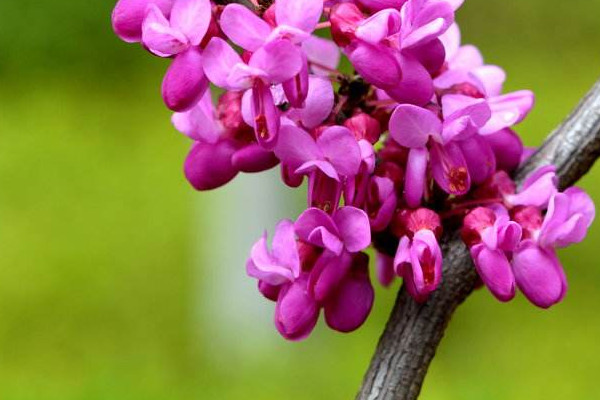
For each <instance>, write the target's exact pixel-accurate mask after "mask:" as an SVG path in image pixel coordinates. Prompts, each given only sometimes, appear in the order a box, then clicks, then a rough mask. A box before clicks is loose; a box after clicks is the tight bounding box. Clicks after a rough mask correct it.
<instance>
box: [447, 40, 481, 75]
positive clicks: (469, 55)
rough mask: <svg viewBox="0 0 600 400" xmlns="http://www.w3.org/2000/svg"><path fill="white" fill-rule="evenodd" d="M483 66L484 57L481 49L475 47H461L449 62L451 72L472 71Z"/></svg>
mask: <svg viewBox="0 0 600 400" xmlns="http://www.w3.org/2000/svg"><path fill="white" fill-rule="evenodd" d="M481 66H483V56H482V55H481V52H480V51H479V49H478V48H477V47H475V46H473V45H466V46H461V47H459V48H458V50H457V51H456V54H455V55H454V57H452V59H450V60H449V65H448V67H449V68H450V69H451V70H463V71H470V70H472V69H475V68H478V67H481Z"/></svg>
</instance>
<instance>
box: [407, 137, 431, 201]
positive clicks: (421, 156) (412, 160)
mask: <svg viewBox="0 0 600 400" xmlns="http://www.w3.org/2000/svg"><path fill="white" fill-rule="evenodd" d="M428 157H429V152H428V151H427V149H426V148H421V149H411V150H410V152H409V153H408V162H407V164H406V178H405V181H404V200H405V201H406V205H408V206H409V207H411V208H417V207H419V206H420V205H421V199H422V198H423V193H425V180H426V177H427V160H428Z"/></svg>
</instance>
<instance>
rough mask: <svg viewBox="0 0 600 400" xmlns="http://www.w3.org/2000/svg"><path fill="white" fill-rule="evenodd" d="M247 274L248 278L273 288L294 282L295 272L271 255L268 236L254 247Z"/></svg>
mask: <svg viewBox="0 0 600 400" xmlns="http://www.w3.org/2000/svg"><path fill="white" fill-rule="evenodd" d="M294 245H295V243H294ZM246 272H247V273H248V276H250V277H252V278H256V279H259V280H261V281H264V282H266V283H268V284H269V285H273V286H277V285H281V284H282V283H285V282H291V281H293V280H294V273H293V271H292V270H291V269H290V268H289V267H288V266H286V265H283V264H281V263H280V262H279V261H278V260H277V259H275V258H273V257H272V256H271V254H269V250H268V249H267V237H266V234H265V235H264V236H263V237H262V238H261V239H260V240H259V241H258V242H256V243H255V244H254V246H252V250H251V251H250V259H248V262H247V263H246Z"/></svg>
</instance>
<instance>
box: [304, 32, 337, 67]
mask: <svg viewBox="0 0 600 400" xmlns="http://www.w3.org/2000/svg"><path fill="white" fill-rule="evenodd" d="M302 50H303V51H304V53H305V54H306V57H307V58H308V61H309V62H310V63H311V69H312V71H313V72H314V73H315V74H318V75H328V74H329V73H330V72H331V70H335V69H336V68H337V67H338V64H339V63H340V57H341V55H340V50H339V48H338V46H337V45H336V44H335V43H334V42H332V41H331V40H327V39H323V38H320V37H318V36H311V37H310V38H308V39H306V40H305V41H304V42H302ZM322 67H324V68H322Z"/></svg>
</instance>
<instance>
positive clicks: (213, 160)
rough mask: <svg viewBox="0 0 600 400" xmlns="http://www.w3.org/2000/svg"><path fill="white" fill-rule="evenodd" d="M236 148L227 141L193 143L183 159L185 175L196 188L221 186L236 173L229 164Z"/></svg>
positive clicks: (209, 188) (204, 188) (206, 188)
mask: <svg viewBox="0 0 600 400" xmlns="http://www.w3.org/2000/svg"><path fill="white" fill-rule="evenodd" d="M236 150H237V149H236V147H235V146H234V144H233V143H230V142H229V141H220V142H217V143H215V144H206V143H200V142H198V143H195V144H194V145H193V146H192V149H191V151H190V153H189V154H188V156H187V158H186V160H185V164H184V173H185V177H186V178H187V180H188V181H189V182H190V184H191V185H192V186H193V187H194V188H195V189H196V190H211V189H216V188H218V187H220V186H223V185H224V184H226V183H227V182H229V181H231V180H232V179H233V178H235V176H236V175H237V173H238V171H237V170H236V169H235V168H234V167H233V165H232V164H231V157H232V156H233V154H234V153H235V151H236Z"/></svg>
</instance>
